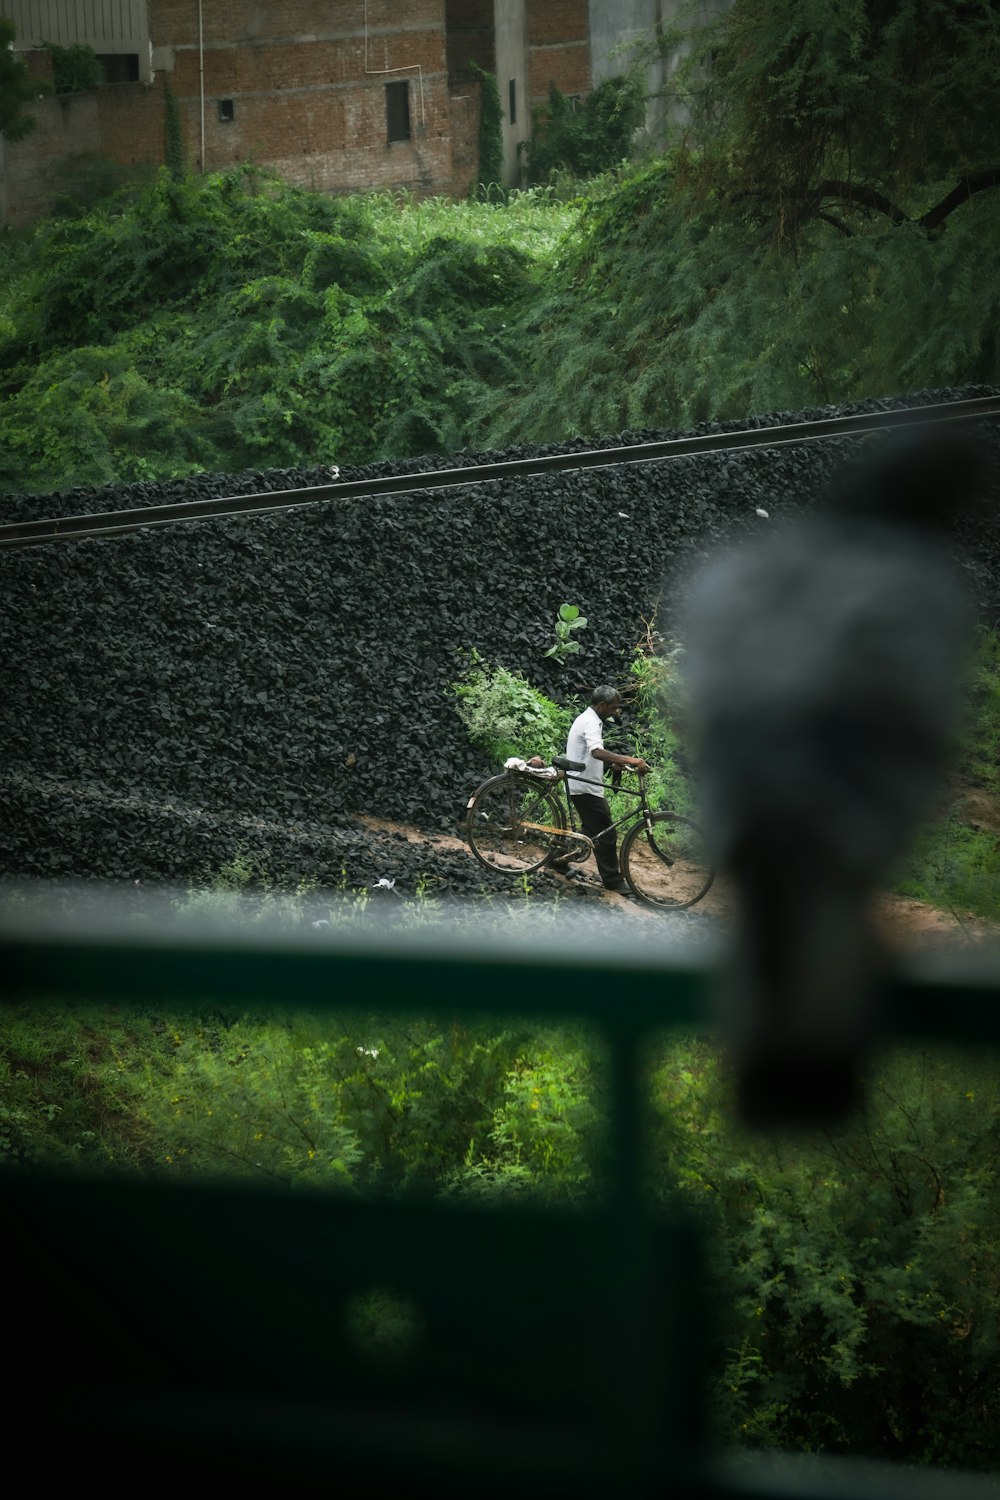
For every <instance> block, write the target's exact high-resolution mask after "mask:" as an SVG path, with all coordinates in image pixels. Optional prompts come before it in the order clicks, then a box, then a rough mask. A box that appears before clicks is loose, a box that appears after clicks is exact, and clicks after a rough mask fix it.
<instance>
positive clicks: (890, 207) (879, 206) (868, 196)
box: [808, 178, 908, 224]
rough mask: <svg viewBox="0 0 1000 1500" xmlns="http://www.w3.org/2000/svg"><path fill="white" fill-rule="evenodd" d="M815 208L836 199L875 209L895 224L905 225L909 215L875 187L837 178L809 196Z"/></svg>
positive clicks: (816, 188) (828, 180) (814, 190)
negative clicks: (825, 199) (830, 199)
mask: <svg viewBox="0 0 1000 1500" xmlns="http://www.w3.org/2000/svg"><path fill="white" fill-rule="evenodd" d="M808 198H809V201H810V203H811V204H812V206H813V207H815V208H817V209H818V207H819V204H820V203H821V202H822V201H823V199H824V198H836V199H837V200H838V201H839V202H840V203H858V204H861V205H862V207H864V208H874V209H875V211H876V212H877V213H880V214H885V216H886V218H889V219H891V220H892V222H893V223H894V224H905V223H906V222H907V219H908V215H907V214H904V212H903V210H902V209H901V208H897V207H896V205H895V203H891V202H890V201H889V199H888V198H885V197H883V195H882V194H881V193H880V192H878V191H877V190H876V189H875V188H873V187H868V185H867V184H866V183H863V182H860V183H859V182H839V181H837V180H836V179H835V178H828V179H827V181H826V182H821V183H820V184H819V186H818V187H815V188H813V190H812V191H811V192H810V193H809V194H808Z"/></svg>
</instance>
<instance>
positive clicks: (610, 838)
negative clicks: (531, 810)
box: [555, 683, 649, 891]
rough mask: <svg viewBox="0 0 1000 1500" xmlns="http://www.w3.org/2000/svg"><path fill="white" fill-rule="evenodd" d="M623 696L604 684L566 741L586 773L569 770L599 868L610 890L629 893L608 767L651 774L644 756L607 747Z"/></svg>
mask: <svg viewBox="0 0 1000 1500" xmlns="http://www.w3.org/2000/svg"><path fill="white" fill-rule="evenodd" d="M621 701H622V700H621V694H620V693H619V692H618V690H617V688H613V687H611V686H609V685H608V684H607V683H602V685H601V686H600V687H596V688H595V689H594V691H593V693H592V694H591V696H590V707H589V708H586V709H584V711H583V713H582V714H579V715H578V716H577V717H576V718H575V719H574V720H573V723H572V724H571V725H570V731H569V734H568V736H567V738H566V758H567V760H577V761H581V762H582V763H583V767H584V769H583V770H582V771H568V772H567V773H566V779H567V781H568V783H569V793H570V796H571V797H572V798H573V806H574V807H575V808H576V811H577V813H578V815H579V818H580V822H581V824H582V825H583V831H584V833H585V834H586V835H587V837H588V838H589V839H591V840H593V843H594V854H595V856H596V858H597V868H598V870H599V871H600V875H601V881H602V882H603V884H604V887H605V889H606V890H609V891H627V890H628V886H627V885H626V884H625V881H624V880H623V879H622V875H621V871H620V870H619V868H618V840H617V838H616V836H615V831H614V828H613V827H612V823H611V813H610V811H609V809H608V804H607V799H606V798H605V795H604V767H605V766H630V767H631V768H632V769H633V770H635V771H648V770H649V766H648V765H647V763H646V761H644V760H643V759H642V757H641V756H640V755H618V754H617V753H616V752H615V751H614V750H605V748H604V721H605V719H610V718H611V716H612V715H613V714H615V713H617V712H618V709H619V708H620V707H621ZM555 863H556V866H557V868H558V866H559V865H560V864H561V865H563V867H565V864H566V861H565V860H561V861H555Z"/></svg>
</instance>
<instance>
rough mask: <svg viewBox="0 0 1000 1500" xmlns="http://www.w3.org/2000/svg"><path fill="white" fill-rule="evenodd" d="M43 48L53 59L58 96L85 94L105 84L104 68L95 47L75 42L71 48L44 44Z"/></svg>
mask: <svg viewBox="0 0 1000 1500" xmlns="http://www.w3.org/2000/svg"><path fill="white" fill-rule="evenodd" d="M43 46H44V47H45V50H46V51H47V52H48V53H49V55H50V57H51V58H52V74H53V78H54V81H55V90H56V93H57V94H84V93H86V92H87V91H88V90H89V89H96V88H97V87H98V85H99V84H102V83H103V82H104V67H103V64H102V63H101V60H100V58H99V57H98V56H97V53H96V52H95V51H94V49H93V47H88V46H87V45H86V44H85V43H84V42H73V43H72V44H71V45H70V46H69V47H60V46H58V45H57V43H55V42H44V43H43Z"/></svg>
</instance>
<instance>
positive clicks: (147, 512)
mask: <svg viewBox="0 0 1000 1500" xmlns="http://www.w3.org/2000/svg"><path fill="white" fill-rule="evenodd" d="M994 416H1000V396H979V397H973V398H970V399H965V400H960V401H946V402H939V403H936V404H934V405H931V406H915V407H906V408H902V409H898V410H894V411H884V412H864V413H860V414H858V415H856V416H849V417H825V418H819V419H815V420H812V421H807V422H792V423H786V424H783V425H778V426H774V427H755V428H750V429H747V430H744V431H741V432H713V433H707V434H702V435H694V436H691V437H680V438H666V439H664V440H662V441H660V442H655V443H631V444H627V445H624V446H621V447H615V448H596V449H585V450H583V451H581V452H579V453H551V454H546V455H544V456H543V457H539V458H519V459H510V460H506V461H504V462H500V463H481V464H474V465H471V466H469V467H463V468H454V469H435V470H431V471H429V472H427V473H423V474H391V475H386V476H384V477H382V478H375V479H355V480H345V481H342V482H338V483H331V484H320V485H311V486H309V487H308V488H305V489H295V490H274V491H272V492H270V493H267V492H265V493H263V494H254V495H230V496H223V497H218V496H213V497H212V498H210V499H207V500H184V501H178V502H176V503H174V504H172V505H152V506H144V507H140V508H137V509H133V510H116V511H101V512H95V513H93V514H89V515H78V516H56V517H52V518H50V519H47V520H40V521H17V522H12V523H9V524H7V525H3V526H0V548H20V547H32V546H37V545H39V544H41V543H45V542H63V541H83V540H85V539H87V538H93V537H102V536H115V535H120V534H122V533H124V532H128V531H136V530H138V529H140V528H142V527H146V526H171V525H176V524H178V523H180V522H183V521H210V520H216V519H218V518H219V517H222V516H237V515H262V514H266V513H267V512H269V511H279V510H291V509H293V508H294V507H296V506H301V505H316V504H318V503H320V502H322V501H326V500H364V499H369V498H372V497H375V496H389V495H396V496H402V495H418V494H426V493H427V492H428V491H432V490H444V489H456V488H459V487H462V486H469V485H480V484H491V483H496V482H498V481H500V480H504V479H527V478H531V477H533V476H535V475H538V474H552V473H572V472H573V471H574V470H578V469H603V468H613V467H619V466H629V465H632V464H646V463H657V462H661V461H663V460H666V459H674V458H696V457H699V456H701V455H704V454H709V453H720V452H738V451H740V450H742V449H747V448H780V447H787V446H788V445H790V444H795V443H808V442H822V441H825V440H827V439H830V438H844V437H860V436H863V435H864V434H865V433H870V432H878V431H885V430H886V429H888V428H895V427H902V426H908V425H914V426H915V425H918V424H924V425H936V424H938V423H942V422H968V421H973V420H975V419H976V418H980V417H994Z"/></svg>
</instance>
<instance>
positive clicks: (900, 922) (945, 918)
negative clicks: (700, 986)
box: [355, 815, 1000, 949]
mask: <svg viewBox="0 0 1000 1500" xmlns="http://www.w3.org/2000/svg"><path fill="white" fill-rule="evenodd" d="M355 822H357V823H359V824H360V825H361V826H362V827H364V828H368V829H370V830H371V831H372V832H373V833H381V834H389V835H392V836H395V837H397V838H399V837H401V838H405V839H406V841H407V843H409V844H412V845H416V846H418V847H420V848H422V849H423V850H425V851H426V852H428V853H431V854H433V851H434V850H435V849H439V850H441V851H442V852H444V851H447V853H449V854H456V853H462V854H468V852H469V851H468V845H467V844H466V842H465V840H464V839H461V838H458V837H455V836H453V835H449V834H444V833H428V832H425V831H424V830H422V829H420V828H415V827H413V826H412V825H410V824H406V823H393V822H391V821H389V820H387V819H384V818H370V817H365V816H360V815H359V816H357V817H356V818H355ZM470 858H471V856H470ZM551 878H552V879H557V880H561V879H562V877H560V876H557V875H555V874H552V876H551ZM570 881H573V882H576V881H583V882H584V883H586V884H587V885H588V886H589V887H590V889H591V890H592V892H593V895H594V898H595V899H596V900H600V901H606V902H609V903H612V904H615V905H618V906H622V907H627V908H628V910H629V911H630V912H633V913H634V914H635V916H636V918H637V919H640V920H642V919H646V920H648V919H652V920H653V921H656V920H657V918H658V913H657V912H655V911H653V910H651V909H650V908H649V907H645V906H640V905H639V903H638V902H635V901H628V900H627V899H623V898H622V897H621V896H617V895H615V894H614V892H612V891H605V890H603V889H602V888H601V886H600V884H599V883H598V881H597V879H596V874H595V869H594V865H593V863H592V862H590V863H589V864H587V865H583V866H581V867H579V870H578V873H577V874H576V875H574V876H570V877H569V878H568V880H567V882H566V883H567V884H569V883H570ZM697 909H698V911H699V912H703V913H704V914H705V915H706V916H711V917H717V918H719V919H721V920H723V921H724V920H725V919H726V918H727V917H728V916H729V915H730V912H731V910H732V903H731V900H730V898H728V897H727V895H726V892H725V891H724V890H722V889H721V888H719V887H713V889H712V890H711V891H709V893H708V895H707V896H706V897H705V899H704V900H703V901H701V902H699V904H698V908H697ZM875 913H876V917H877V920H878V923H879V926H880V927H881V929H882V931H883V932H884V934H885V936H886V939H887V941H888V942H889V943H890V944H891V945H892V946H893V947H899V948H911V949H912V948H928V947H940V946H942V945H944V944H947V945H949V946H951V945H960V946H964V945H968V944H974V943H978V942H982V941H985V940H987V939H989V938H994V939H996V938H998V937H1000V924H993V925H992V926H991V924H989V923H987V922H984V921H982V920H981V919H980V918H978V917H967V916H963V915H962V914H961V913H955V912H946V911H939V910H937V908H935V907H933V906H927V905H926V904H925V903H923V902H920V901H913V900H910V899H909V898H908V897H905V896H894V895H892V894H890V893H888V892H887V893H885V894H883V895H881V896H879V897H878V898H877V900H876V903H875Z"/></svg>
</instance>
